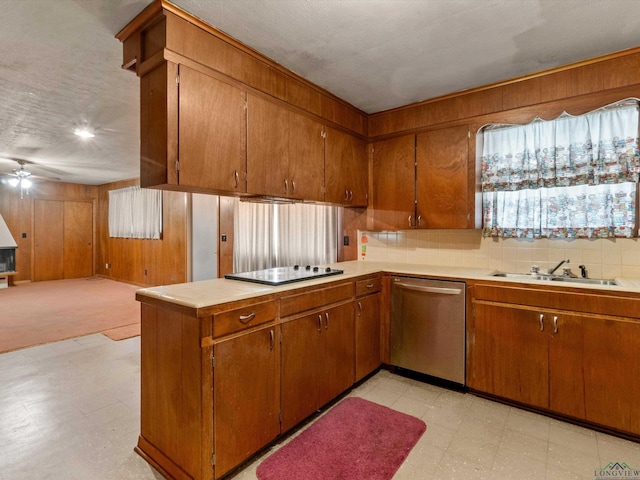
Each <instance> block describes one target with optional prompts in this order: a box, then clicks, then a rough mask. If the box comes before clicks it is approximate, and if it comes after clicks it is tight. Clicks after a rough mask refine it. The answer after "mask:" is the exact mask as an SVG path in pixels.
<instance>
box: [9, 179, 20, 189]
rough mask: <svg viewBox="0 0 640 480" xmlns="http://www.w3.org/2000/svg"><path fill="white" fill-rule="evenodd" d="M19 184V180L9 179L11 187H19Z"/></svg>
mask: <svg viewBox="0 0 640 480" xmlns="http://www.w3.org/2000/svg"><path fill="white" fill-rule="evenodd" d="M19 183H20V180H18V179H17V178H10V179H9V185H11V186H12V187H17V186H18V184H19Z"/></svg>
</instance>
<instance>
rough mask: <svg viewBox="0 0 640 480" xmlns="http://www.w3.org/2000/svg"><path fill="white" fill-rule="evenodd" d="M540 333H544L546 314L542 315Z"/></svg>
mask: <svg viewBox="0 0 640 480" xmlns="http://www.w3.org/2000/svg"><path fill="white" fill-rule="evenodd" d="M540 331H541V332H543V331H544V313H541V314H540Z"/></svg>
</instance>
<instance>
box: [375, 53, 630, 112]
mask: <svg viewBox="0 0 640 480" xmlns="http://www.w3.org/2000/svg"><path fill="white" fill-rule="evenodd" d="M635 53H640V46H638V47H633V48H629V49H626V50H620V51H617V52H613V53H608V54H605V55H601V56H599V57H593V58H589V59H586V60H580V61H578V62H574V63H568V64H566V65H561V66H558V67H553V68H549V69H547V70H541V71H539V72H535V73H529V74H527V75H522V76H520V77H514V78H510V79H507V80H500V81H498V82H494V83H488V84H486V85H481V86H479V87H474V88H470V89H467V90H461V91H458V92H453V93H448V94H446V95H441V96H439V97H433V98H429V99H427V100H422V101H420V102H415V103H410V104H407V105H402V106H401V107H396V108H391V109H389V110H383V111H381V112H376V113H372V114H370V115H369V118H371V117H376V116H378V115H385V114H389V113H394V112H400V111H402V110H408V109H412V108H415V107H418V106H422V105H428V104H430V103H435V102H439V101H441V100H449V99H452V98H456V97H461V96H464V95H469V94H471V93H477V92H482V91H484V90H489V89H492V88H498V87H504V86H507V85H512V84H515V83H518V82H523V81H525V80H531V79H534V78H539V77H544V76H546V75H551V74H553V73H560V72H564V71H567V70H572V69H575V68H579V67H584V66H588V65H592V64H594V63H599V62H604V61H607V60H612V59H615V58H620V57H625V56H627V55H633V54H635Z"/></svg>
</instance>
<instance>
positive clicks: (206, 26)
mask: <svg viewBox="0 0 640 480" xmlns="http://www.w3.org/2000/svg"><path fill="white" fill-rule="evenodd" d="M156 2H158V3H160V4H161V5H162V8H163V9H164V10H167V11H168V12H171V13H173V14H174V15H176V16H177V17H180V18H182V19H183V20H186V21H187V22H189V23H191V24H193V25H195V26H197V27H199V28H201V29H202V30H204V31H205V32H207V33H209V34H211V35H213V36H215V37H218V38H219V39H220V40H222V41H224V42H226V43H228V44H229V45H231V46H232V47H235V48H237V49H238V50H241V51H242V52H244V53H246V54H248V55H251V56H252V57H254V58H255V59H257V60H259V61H260V62H262V63H264V64H266V65H268V66H269V67H271V68H273V69H274V70H277V71H279V72H280V73H283V74H284V75H286V76H287V77H290V78H293V79H295V80H297V81H299V82H301V83H303V84H305V85H307V86H308V87H311V88H312V89H313V90H316V91H317V92H319V93H321V94H322V95H325V96H327V97H329V98H331V99H332V100H334V101H336V102H338V103H341V104H342V105H344V106H346V107H348V108H350V109H353V110H354V111H355V112H357V113H359V114H361V115H364V116H365V117H366V115H367V114H366V113H365V112H363V111H362V110H360V109H359V108H357V107H355V106H353V105H351V104H350V103H349V102H347V101H345V100H343V99H341V98H340V97H337V96H336V95H334V94H333V93H331V92H329V91H328V90H325V89H324V88H322V87H319V86H317V85H315V84H313V83H311V82H310V81H309V80H307V79H305V78H304V77H301V76H300V75H298V74H296V73H294V72H292V71H291V70H289V69H287V68H285V67H283V66H282V65H280V64H279V63H277V62H275V61H273V60H271V59H270V58H269V57H267V56H265V55H263V54H262V53H260V52H258V51H257V50H254V49H253V48H251V47H249V46H248V45H245V44H244V43H242V42H240V41H239V40H236V39H235V38H233V37H231V36H229V35H227V34H226V33H224V32H222V31H221V30H218V29H217V28H215V27H213V26H211V25H209V24H208V23H205V22H204V21H202V20H201V19H199V18H198V17H195V16H193V15H191V14H190V13H188V12H185V11H184V10H182V9H181V8H180V7H177V6H176V5H174V4H172V3H170V2H168V1H166V0H156ZM152 5H153V4H152ZM125 28H126V27H125ZM118 35H119V34H118ZM116 38H118V40H122V39H121V38H120V37H118V36H117V35H116ZM124 38H126V37H124ZM365 123H366V122H365Z"/></svg>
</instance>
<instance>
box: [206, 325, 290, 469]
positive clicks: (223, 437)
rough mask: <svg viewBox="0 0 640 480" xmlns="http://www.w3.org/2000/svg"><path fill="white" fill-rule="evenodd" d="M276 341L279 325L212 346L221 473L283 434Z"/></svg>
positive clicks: (215, 436)
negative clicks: (281, 432) (281, 431)
mask: <svg viewBox="0 0 640 480" xmlns="http://www.w3.org/2000/svg"><path fill="white" fill-rule="evenodd" d="M277 339H278V330H277V327H275V326H274V327H269V328H265V329H262V330H258V331H256V332H253V333H250V334H246V335H242V336H239V337H236V338H233V339H230V340H225V341H222V342H220V343H217V344H215V345H214V347H213V351H214V358H215V366H214V369H213V379H214V380H213V385H214V387H213V390H214V393H213V394H214V398H213V418H214V444H215V445H214V453H215V454H216V465H215V469H216V477H219V476H221V475H222V474H224V473H225V472H227V471H229V470H230V469H232V468H233V467H235V466H237V465H239V464H240V463H241V462H242V461H243V460H245V459H246V458H248V457H249V456H250V455H252V454H253V453H255V452H257V451H258V450H259V449H260V448H262V447H263V446H264V445H266V444H267V443H269V442H270V441H271V440H273V439H274V438H275V437H276V436H277V435H278V434H279V433H280V418H279V416H280V383H279V365H280V351H279V342H278V341H277ZM194 394H198V392H194Z"/></svg>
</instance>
